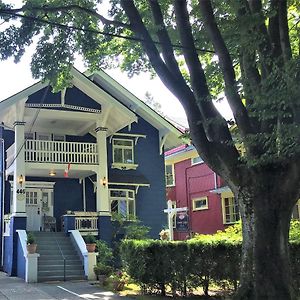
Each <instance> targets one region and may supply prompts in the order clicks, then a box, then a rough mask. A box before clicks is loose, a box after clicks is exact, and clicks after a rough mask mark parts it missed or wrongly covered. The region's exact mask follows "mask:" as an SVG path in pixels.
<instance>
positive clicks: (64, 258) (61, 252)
mask: <svg viewBox="0 0 300 300" xmlns="http://www.w3.org/2000/svg"><path fill="white" fill-rule="evenodd" d="M54 238H55V241H56V244H57V246H58V249H59V251H60V254H61V256H62V258H63V260H64V281H66V257H65V256H64V253H63V251H62V249H61V247H60V245H59V243H58V241H57V238H56V236H55V234H54Z"/></svg>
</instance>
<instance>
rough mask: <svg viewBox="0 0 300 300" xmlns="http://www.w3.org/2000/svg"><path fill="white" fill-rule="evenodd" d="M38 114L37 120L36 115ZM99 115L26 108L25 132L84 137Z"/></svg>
mask: <svg viewBox="0 0 300 300" xmlns="http://www.w3.org/2000/svg"><path fill="white" fill-rule="evenodd" d="M37 113H38V118H36V114H37ZM99 118H100V113H87V112H75V111H68V112H66V111H62V110H54V109H38V108H26V109H25V114H24V121H25V122H26V125H25V131H29V129H30V128H31V126H32V122H33V120H35V122H34V126H33V127H32V129H31V131H39V132H44V133H47V132H51V133H54V134H67V135H84V134H86V133H87V132H88V131H89V130H90V128H91V127H95V124H96V121H97V119H99Z"/></svg>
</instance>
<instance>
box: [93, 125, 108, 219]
mask: <svg viewBox="0 0 300 300" xmlns="http://www.w3.org/2000/svg"><path fill="white" fill-rule="evenodd" d="M95 131H96V137H97V148H98V149H97V151H98V170H97V183H96V185H97V193H96V210H97V211H98V212H99V214H100V216H109V215H110V205H109V199H108V173H107V145H106V132H107V128H105V127H101V126H100V124H99V123H97V128H96V129H95Z"/></svg>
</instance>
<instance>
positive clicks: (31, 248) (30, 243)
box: [26, 232, 37, 254]
mask: <svg viewBox="0 0 300 300" xmlns="http://www.w3.org/2000/svg"><path fill="white" fill-rule="evenodd" d="M26 243H27V252H28V253H29V254H34V253H35V252H36V247H37V244H36V243H35V236H34V235H33V234H32V233H31V232H29V233H27V240H26Z"/></svg>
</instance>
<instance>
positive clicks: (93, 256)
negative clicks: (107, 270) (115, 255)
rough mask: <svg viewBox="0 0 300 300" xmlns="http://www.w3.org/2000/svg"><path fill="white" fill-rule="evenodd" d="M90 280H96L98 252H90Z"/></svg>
mask: <svg viewBox="0 0 300 300" xmlns="http://www.w3.org/2000/svg"><path fill="white" fill-rule="evenodd" d="M87 255H88V276H87V277H88V278H87V279H88V280H96V279H97V278H96V274H95V272H94V267H95V266H96V264H97V256H98V253H96V252H88V254H87Z"/></svg>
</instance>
